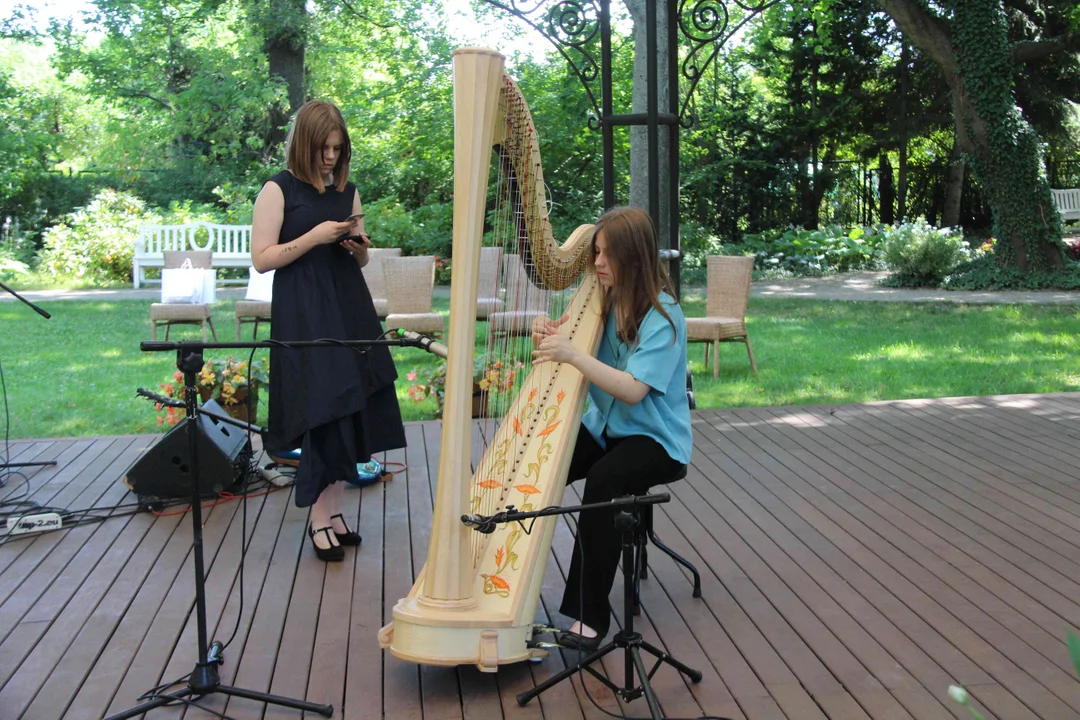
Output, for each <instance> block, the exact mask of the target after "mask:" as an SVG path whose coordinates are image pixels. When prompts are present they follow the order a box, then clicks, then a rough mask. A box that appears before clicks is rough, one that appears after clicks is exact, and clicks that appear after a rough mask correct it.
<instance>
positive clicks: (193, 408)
mask: <svg viewBox="0 0 1080 720" xmlns="http://www.w3.org/2000/svg"><path fill="white" fill-rule="evenodd" d="M375 345H393V346H406V347H420V340H416V339H410V338H405V339H401V340H341V341H338V340H309V341H303V342H287V343H283V342H248V343H217V342H214V343H200V342H157V341H152V342H144V343H141V344H140V345H139V347H140V349H141V350H143V351H144V352H146V351H150V352H156V351H165V350H175V351H176V367H177V369H178V370H180V372H182V373H183V374H184V411H185V415H186V418H187V424H186V428H185V431H186V434H187V442H188V453H189V454H190V456H191V465H190V469H191V526H192V533H193V547H192V554H193V556H194V560H195V622H196V626H197V630H198V642H199V648H198V653H199V654H198V661H197V662H196V663H195V669H194V670H192V671H191V675H190V676H189V677H188V681H187V685H186V686H185V687H183V688H180V689H179V690H175V691H173V692H169V693H162V694H160V695H155V696H153V697H151V698H150V699H149V700H147V701H146V702H144V703H141V704H139V705H136V706H135V707H132V708H129V709H127V710H124V711H122V712H119V713H116V714H115V715H110V716H108V717H107V718H105V720H124V719H125V718H133V717H136V716H137V715H142V714H143V713H145V712H147V711H148V710H153V709H154V708H157V707H161V706H163V705H169V704H172V703H175V702H184V701H186V700H187V698H189V697H190V698H196V699H198V698H202V697H206V696H207V695H212V694H214V693H220V694H222V695H228V696H232V697H240V698H246V699H248V700H256V701H259V702H264V703H268V704H271V705H281V706H284V707H290V708H295V709H297V710H305V711H307V712H313V713H318V714H320V715H323V716H324V717H330V716H332V715H333V714H334V708H333V707H332V706H330V705H320V704H318V703H313V702H308V701H306V700H295V699H293V698H287V697H282V696H280V695H271V694H269V693H264V692H259V691H257V690H246V689H244V688H238V687H232V686H230V685H222V684H221V678H220V676H219V674H218V665H220V664H221V663H222V662H223V661H224V660H223V658H222V655H221V653H222V650H223V648H222V645H221V643H220V642H218V641H214V642H213V643H212V644H210V645H209V647H208V646H207V628H206V581H205V574H204V565H203V536H202V493H201V491H200V488H199V458H198V442H197V440H198V432H197V431H198V416H199V414H200V413H199V408H198V403H197V402H196V398H197V397H198V396H199V395H198V390H197V389H196V385H195V380H196V376H197V375H198V373H199V371H200V370H202V367H203V355H202V351H203V350H204V349H206V348H221V349H225V348H229V349H250V348H270V347H289V348H308V347H350V348H355V349H362V348H367V347H372V346H375Z"/></svg>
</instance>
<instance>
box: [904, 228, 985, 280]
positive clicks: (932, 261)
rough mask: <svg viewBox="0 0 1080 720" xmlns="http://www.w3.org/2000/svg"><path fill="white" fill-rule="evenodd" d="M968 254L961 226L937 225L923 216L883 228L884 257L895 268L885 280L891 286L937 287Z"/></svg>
mask: <svg viewBox="0 0 1080 720" xmlns="http://www.w3.org/2000/svg"><path fill="white" fill-rule="evenodd" d="M969 255H970V253H969V252H968V244H967V243H966V242H964V236H963V233H962V232H961V231H960V230H958V229H956V230H954V229H953V228H936V227H934V226H932V225H930V224H929V223H927V222H926V220H925V219H923V218H919V219H918V220H916V221H915V222H912V223H904V224H903V225H901V226H900V227H897V228H889V229H886V231H885V261H886V262H887V263H888V264H889V267H890V268H891V269H892V270H894V271H895V273H894V276H893V277H892V278H890V281H891V282H889V283H888V284H890V285H893V286H894V287H924V286H931V287H937V286H939V285H941V282H942V280H944V279H945V276H946V275H948V274H949V271H950V270H952V269H953V268H955V267H956V266H957V264H958V263H960V262H963V261H964V260H966V259H967V258H968V257H969Z"/></svg>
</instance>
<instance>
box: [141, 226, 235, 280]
mask: <svg viewBox="0 0 1080 720" xmlns="http://www.w3.org/2000/svg"><path fill="white" fill-rule="evenodd" d="M166 250H181V251H185V250H210V251H211V252H212V253H213V256H212V258H211V263H212V266H213V267H215V268H246V267H249V266H250V265H251V226H250V225H215V224H213V223H205V222H197V223H188V224H186V225H142V226H140V227H139V237H138V238H136V239H135V257H134V261H133V263H132V273H131V275H132V282H133V284H134V286H135V287H139V286H140V285H142V284H143V283H146V282H156V283H160V282H161V281H160V280H147V278H146V269H147V268H163V267H165V254H164V253H165V251H166ZM220 282H223V283H237V284H244V283H247V277H246V276H243V277H239V278H237V279H235V280H221V281H220Z"/></svg>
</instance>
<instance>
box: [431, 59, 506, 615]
mask: <svg viewBox="0 0 1080 720" xmlns="http://www.w3.org/2000/svg"><path fill="white" fill-rule="evenodd" d="M503 65H504V58H503V56H502V55H500V54H499V53H497V52H495V51H493V50H489V49H487V48H462V49H460V50H457V51H456V52H454V235H453V255H452V257H453V260H454V263H453V268H452V270H451V279H450V282H451V287H452V288H453V290H452V292H451V302H450V330H449V333H448V338H447V340H448V345H449V348H450V350H449V355H448V357H447V363H446V398H445V401H444V405H443V431H442V440H441V444H440V446H439V482H438V485H437V486H436V487H437V489H436V497H435V514H434V516H433V517H434V522H433V525H432V528H431V544H430V545H429V547H428V557H427V567H426V569H425V571H424V583H423V591H422V593H421V594H420V596H419V597H418V598H417V600H418V601H419V603H420V604H421V605H426V606H428V607H437V608H442V609H460V610H465V609H469V608H472V607H475V606H476V604H477V602H476V598H475V597H474V596H473V588H474V577H473V558H472V544H471V535H470V533H471V532H472V531H471V530H470V529H468V528H467V527H465V526H464V525H463V524H462V523H461V522H460V520H459V518H460V517H461V516H462V515H463V514H464V513H466V512H468V510H469V498H470V490H471V488H470V481H471V479H472V465H471V453H470V449H471V447H472V443H471V442H470V439H471V433H472V420H471V418H472V372H473V346H474V344H475V338H476V296H477V292H478V289H479V280H480V277H479V269H480V246H481V244H482V243H483V236H484V216H485V206H486V202H487V182H488V169H489V168H490V166H491V149H492V144H493V142H494V133H495V121H496V117H497V115H498V107H499V103H498V102H497V98H498V95H499V93H501V92H502V85H503Z"/></svg>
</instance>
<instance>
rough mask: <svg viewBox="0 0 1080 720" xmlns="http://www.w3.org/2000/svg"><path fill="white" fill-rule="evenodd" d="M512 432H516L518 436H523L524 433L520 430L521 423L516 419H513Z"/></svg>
mask: <svg viewBox="0 0 1080 720" xmlns="http://www.w3.org/2000/svg"><path fill="white" fill-rule="evenodd" d="M514 432H516V433H517V434H518V435H524V432H522V430H521V423H520V422H519V421H518V419H517V418H514Z"/></svg>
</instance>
